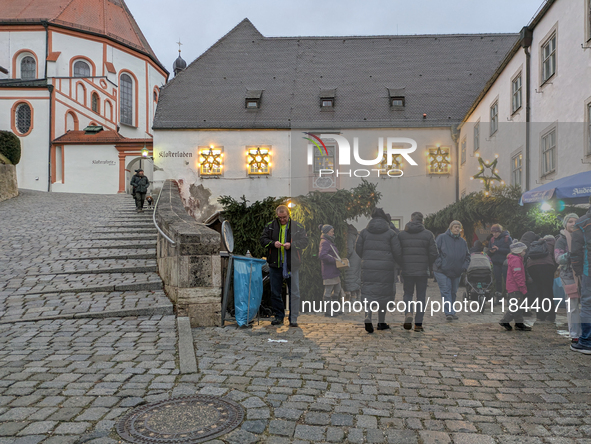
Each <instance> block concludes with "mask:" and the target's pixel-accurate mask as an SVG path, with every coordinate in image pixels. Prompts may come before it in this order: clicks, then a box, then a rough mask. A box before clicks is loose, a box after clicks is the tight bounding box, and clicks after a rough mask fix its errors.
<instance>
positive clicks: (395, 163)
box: [380, 154, 402, 170]
mask: <svg viewBox="0 0 591 444" xmlns="http://www.w3.org/2000/svg"><path fill="white" fill-rule="evenodd" d="M380 167H381V169H382V170H389V169H395V170H399V169H401V168H402V156H401V155H400V154H398V155H396V156H392V165H391V168H388V156H387V155H386V154H384V157H382V161H381V162H380Z"/></svg>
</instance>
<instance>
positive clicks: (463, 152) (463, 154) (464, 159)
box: [461, 138, 466, 165]
mask: <svg viewBox="0 0 591 444" xmlns="http://www.w3.org/2000/svg"><path fill="white" fill-rule="evenodd" d="M461 163H462V165H463V164H465V163H466V139H465V138H464V140H462V153H461Z"/></svg>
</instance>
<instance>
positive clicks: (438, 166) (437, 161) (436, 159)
mask: <svg viewBox="0 0 591 444" xmlns="http://www.w3.org/2000/svg"><path fill="white" fill-rule="evenodd" d="M429 160H430V161H431V163H430V165H429V166H430V167H431V168H432V169H433V170H435V171H446V170H447V169H448V168H449V166H450V165H451V162H450V161H449V154H448V153H447V152H444V151H443V150H442V149H441V147H437V151H436V152H435V153H433V154H431V155H430V156H429Z"/></svg>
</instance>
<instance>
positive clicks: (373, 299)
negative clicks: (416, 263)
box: [355, 208, 402, 333]
mask: <svg viewBox="0 0 591 444" xmlns="http://www.w3.org/2000/svg"><path fill="white" fill-rule="evenodd" d="M371 217H372V219H371V220H370V221H369V223H368V224H367V227H366V228H364V229H363V230H362V231H361V233H359V237H358V238H357V243H356V245H355V251H356V252H357V254H358V255H359V257H360V258H361V297H362V299H363V302H364V305H365V330H366V331H367V332H368V333H373V324H372V320H371V318H372V316H371V313H372V310H371V307H372V306H373V307H374V310H375V309H376V308H377V311H378V330H386V329H388V328H390V327H389V326H388V324H386V323H385V322H384V321H385V320H386V310H387V304H388V302H390V301H393V300H394V295H395V293H394V288H395V287H394V267H395V266H396V263H401V260H402V254H401V253H402V250H401V249H400V242H399V241H398V235H397V234H396V232H394V230H391V229H390V220H388V218H387V217H386V213H384V210H382V209H381V208H374V210H373V212H372V215H371ZM376 306H377V307H376ZM368 308H369V309H368Z"/></svg>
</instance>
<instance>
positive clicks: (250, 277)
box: [233, 256, 265, 327]
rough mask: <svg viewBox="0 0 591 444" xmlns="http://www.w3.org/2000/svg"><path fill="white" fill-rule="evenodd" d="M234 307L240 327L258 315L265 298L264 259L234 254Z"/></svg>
mask: <svg viewBox="0 0 591 444" xmlns="http://www.w3.org/2000/svg"><path fill="white" fill-rule="evenodd" d="M233 260H234V308H235V309H236V322H237V323H238V326H239V327H242V326H245V325H248V323H249V322H250V321H251V320H252V319H253V318H254V317H255V316H256V314H257V312H258V311H259V307H260V305H261V299H262V298H263V270H262V267H263V265H264V264H265V261H264V260H263V259H255V258H252V257H244V256H234V258H233Z"/></svg>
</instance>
